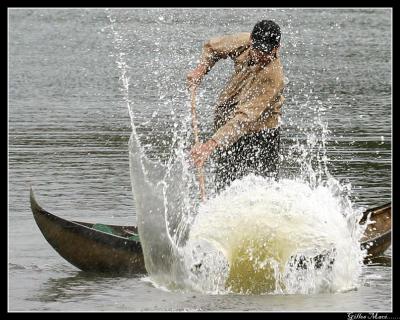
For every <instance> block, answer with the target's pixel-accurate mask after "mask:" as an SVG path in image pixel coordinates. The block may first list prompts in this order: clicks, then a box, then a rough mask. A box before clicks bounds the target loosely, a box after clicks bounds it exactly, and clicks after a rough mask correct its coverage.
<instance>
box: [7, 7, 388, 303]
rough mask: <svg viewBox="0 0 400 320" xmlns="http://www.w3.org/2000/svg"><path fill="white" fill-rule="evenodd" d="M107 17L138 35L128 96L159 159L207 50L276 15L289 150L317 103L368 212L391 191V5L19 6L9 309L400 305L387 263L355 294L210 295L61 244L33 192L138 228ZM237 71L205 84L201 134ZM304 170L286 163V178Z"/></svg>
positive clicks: (45, 201) (13, 44) (61, 207)
mask: <svg viewBox="0 0 400 320" xmlns="http://www.w3.org/2000/svg"><path fill="white" fill-rule="evenodd" d="M107 14H111V16H112V17H113V18H114V19H115V22H114V27H115V30H118V32H119V33H120V34H121V36H122V37H123V39H124V42H123V44H122V51H123V52H124V53H125V57H126V61H127V63H128V65H129V69H128V72H129V76H130V91H129V96H130V99H131V100H132V102H131V103H132V105H133V106H134V110H135V121H136V122H137V126H138V131H139V133H141V135H142V139H143V143H144V144H145V145H146V152H147V153H148V155H149V157H153V158H157V159H161V160H165V159H167V158H168V155H169V153H170V151H169V146H170V141H171V135H172V133H173V131H174V124H176V123H177V121H178V120H179V118H180V117H182V116H184V115H186V113H188V112H189V110H188V109H187V104H186V103H187V101H188V99H189V98H188V94H187V92H186V90H185V76H186V73H187V72H188V71H189V70H190V69H191V68H193V67H194V66H195V64H196V60H197V59H198V58H199V55H200V52H201V45H202V43H203V42H204V41H205V40H206V39H208V38H209V37H211V36H214V35H219V34H224V33H231V32H237V31H251V28H252V26H253V25H254V23H255V22H256V21H258V20H260V19H265V18H269V19H273V20H275V21H277V22H278V23H279V24H280V25H281V27H282V31H283V38H282V49H281V56H282V61H283V64H284V67H285V74H286V76H287V78H288V80H289V83H288V89H287V93H286V99H287V100H286V103H285V105H284V108H283V125H282V127H283V129H284V130H283V134H282V142H283V152H287V150H288V149H289V148H290V146H291V145H292V144H293V143H295V139H296V137H299V136H301V135H302V132H303V130H305V129H306V128H310V127H313V126H315V123H314V122H315V119H314V118H313V116H315V112H314V113H313V112H312V108H313V107H314V106H317V107H318V108H319V109H318V110H319V111H318V112H319V114H320V116H321V119H322V120H323V121H325V122H327V124H328V129H329V130H330V131H331V132H330V135H329V138H328V140H327V142H326V147H327V156H328V157H329V158H330V162H329V170H330V172H331V173H332V174H333V175H334V176H335V177H336V178H337V179H338V180H339V181H341V182H343V183H351V185H352V193H351V199H352V201H353V203H354V204H355V206H358V207H363V208H369V207H373V206H376V205H380V204H383V203H385V202H388V201H390V200H391V196H392V191H391V190H392V188H391V172H392V170H391V165H392V162H391V132H392V130H391V128H392V118H391V116H392V113H391V110H392V109H391V108H392V104H391V103H392V102H391V101H392V100H391V97H392V95H391V93H392V91H391V90H392V89H391V88H392V87H391V86H392V73H391V67H392V65H391V59H392V57H391V50H392V31H391V30H392V23H391V10H390V9H262V8H257V9H239V8H237V9H223V8H220V9H177V8H176V9H163V8H157V9H134V8H132V9H110V10H108V11H106V10H105V9H10V10H9V14H8V18H9V24H8V63H9V68H8V80H9V82H8V89H9V95H8V108H9V110H8V116H9V117H8V126H9V127H8V132H9V138H8V143H9V147H8V148H9V149H8V152H9V153H8V160H9V164H8V166H9V167H8V182H9V188H8V201H9V203H8V240H9V242H8V308H9V310H11V311H18V310H23V311H29V310H40V311H44V310H50V311H55V310H59V311H81V310H85V311H102V310H106V311H139V310H145V311H146V310H160V311H161V310H162V311H165V310H168V311H169V310H171V311H174V310H178V311H179V310H185V311H188V310H189V311H194V310H198V311H208V310H209V311H224V310H238V311H247V310H251V311H253V310H260V311H294V310H298V311H318V310H322V311H390V310H391V309H392V282H391V281H392V268H391V267H387V266H379V265H375V266H365V267H364V268H363V275H362V279H361V282H362V284H361V285H360V287H359V288H358V289H357V290H353V291H349V292H344V293H336V294H315V295H282V296H281V295H263V296H242V295H220V296H218V295H214V296H211V295H202V294H198V293H193V292H168V291H166V290H164V289H163V288H158V287H156V286H155V285H154V284H153V283H152V282H151V281H149V279H147V278H146V277H144V278H143V277H104V276H100V275H93V274H86V273H84V272H81V271H79V270H78V269H76V268H75V267H73V266H72V265H71V264H69V263H68V262H66V261H65V260H64V259H63V258H61V257H60V256H59V255H58V254H57V253H56V252H55V251H54V249H52V248H51V247H50V245H49V244H48V243H47V242H46V240H45V239H44V238H43V236H42V234H41V233H40V231H39V229H38V227H37V225H36V223H35V221H34V219H33V217H32V213H31V211H30V205H29V187H30V186H33V187H34V189H35V192H36V196H37V199H38V201H39V203H41V204H42V205H43V206H44V207H45V208H46V209H47V210H48V211H50V212H52V213H55V214H57V215H59V216H61V217H63V218H67V219H73V220H81V221H88V222H102V223H112V224H121V225H131V224H135V219H136V217H135V205H134V200H133V197H132V192H131V185H130V177H129V159H128V139H129V136H130V134H131V127H130V117H129V114H128V110H127V106H126V103H125V102H124V100H123V92H122V91H121V84H120V82H119V77H120V75H121V74H120V70H119V69H118V67H117V65H116V60H117V59H116V57H117V54H118V52H117V51H116V49H115V48H114V45H113V35H112V32H111V30H110V20H109V19H108V18H107ZM231 67H232V65H231V63H230V62H229V61H223V62H219V63H218V64H217V65H216V66H215V68H214V69H213V70H212V71H211V72H210V74H209V75H207V78H206V81H205V82H204V83H203V85H202V88H201V92H200V96H199V98H198V109H199V117H200V121H201V130H202V132H203V134H202V136H203V137H205V136H207V135H208V134H210V130H211V125H210V124H211V120H212V107H213V100H214V98H215V96H216V94H217V93H218V89H220V88H221V86H222V84H223V82H224V80H225V79H226V77H227V76H228V75H229V72H230V70H231ZM291 170H295V168H291V166H290V164H287V165H286V167H285V163H284V164H283V173H285V172H290V171H291ZM387 255H389V256H390V255H391V249H389V250H388V252H387Z"/></svg>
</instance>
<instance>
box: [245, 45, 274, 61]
mask: <svg viewBox="0 0 400 320" xmlns="http://www.w3.org/2000/svg"><path fill="white" fill-rule="evenodd" d="M277 50H278V48H274V49H272V51H271V52H269V53H266V52H264V51H261V50H259V49H256V48H254V47H253V46H252V47H251V48H250V57H251V59H252V60H253V61H254V62H255V63H261V64H263V63H269V62H270V61H271V60H272V59H273V58H274V57H275V54H276V52H277Z"/></svg>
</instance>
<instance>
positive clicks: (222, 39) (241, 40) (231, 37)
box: [210, 32, 250, 47]
mask: <svg viewBox="0 0 400 320" xmlns="http://www.w3.org/2000/svg"><path fill="white" fill-rule="evenodd" d="M222 43H225V44H229V45H230V46H238V47H240V46H247V45H249V44H250V33H249V32H238V33H232V34H227V35H223V36H216V37H212V38H211V39H210V44H222Z"/></svg>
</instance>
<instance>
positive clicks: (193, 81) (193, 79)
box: [187, 63, 207, 88]
mask: <svg viewBox="0 0 400 320" xmlns="http://www.w3.org/2000/svg"><path fill="white" fill-rule="evenodd" d="M206 73H207V66H206V65H205V64H202V63H200V64H199V65H198V66H197V67H196V68H195V69H193V70H192V71H190V72H189V73H188V75H187V84H188V87H189V88H195V87H197V86H198V85H199V84H200V81H201V79H203V77H204V75H205V74H206Z"/></svg>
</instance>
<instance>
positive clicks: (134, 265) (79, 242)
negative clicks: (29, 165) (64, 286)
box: [31, 192, 146, 274]
mask: <svg viewBox="0 0 400 320" xmlns="http://www.w3.org/2000/svg"><path fill="white" fill-rule="evenodd" d="M31 209H32V212H33V216H34V218H35V221H36V223H37V225H38V227H39V229H40V231H41V232H42V234H43V236H44V237H45V238H46V240H47V242H48V243H49V244H50V245H51V246H52V247H53V248H54V249H55V250H56V251H57V252H58V253H59V254H60V255H61V256H62V257H63V258H64V259H66V260H67V261H68V262H70V263H71V264H73V265H74V266H75V267H77V268H78V269H80V270H83V271H89V272H104V273H134V274H144V273H146V269H145V267H144V258H143V253H142V248H141V245H140V242H137V241H132V240H127V239H126V238H122V237H118V236H115V235H110V234H107V233H104V232H100V231H97V230H94V229H91V228H89V227H87V226H85V225H82V224H79V222H74V221H68V220H65V219H62V218H60V217H57V216H55V215H53V214H51V213H49V212H47V211H45V210H44V209H42V208H41V207H40V206H39V205H38V204H37V202H36V200H35V198H34V196H33V192H31Z"/></svg>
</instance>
